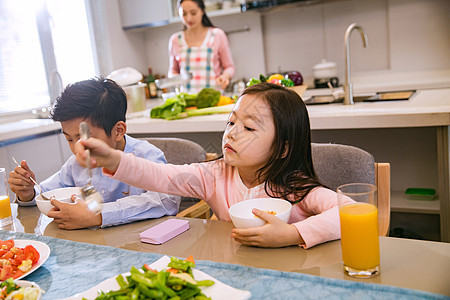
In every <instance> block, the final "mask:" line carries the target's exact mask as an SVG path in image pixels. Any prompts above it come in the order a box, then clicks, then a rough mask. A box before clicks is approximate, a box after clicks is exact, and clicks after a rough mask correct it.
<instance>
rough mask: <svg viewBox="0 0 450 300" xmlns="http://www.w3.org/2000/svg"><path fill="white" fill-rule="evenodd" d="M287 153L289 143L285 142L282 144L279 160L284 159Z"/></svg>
mask: <svg viewBox="0 0 450 300" xmlns="http://www.w3.org/2000/svg"><path fill="white" fill-rule="evenodd" d="M288 152H289V142H288V141H285V142H284V151H283V154H282V155H281V158H285V157H286V156H287V155H288Z"/></svg>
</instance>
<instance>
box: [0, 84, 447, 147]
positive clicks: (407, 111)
mask: <svg viewBox="0 0 450 300" xmlns="http://www.w3.org/2000/svg"><path fill="white" fill-rule="evenodd" d="M150 101H152V104H153V105H152V106H154V104H156V103H159V102H157V100H150ZM307 108H308V112H309V116H310V120H311V129H312V130H317V129H352V128H353V129H356V128H400V127H428V126H448V125H450V88H446V89H428V90H418V91H417V92H416V93H415V94H414V95H413V96H412V97H411V99H410V100H407V101H379V102H373V103H369V102H360V103H356V104H354V105H343V104H323V105H309V106H307ZM149 115H150V109H147V111H145V112H141V113H137V114H134V115H132V116H131V118H129V119H128V120H127V125H128V130H127V131H128V133H129V134H152V133H175V132H177V133H183V132H222V131H223V130H224V128H225V125H226V121H227V117H228V115H227V114H218V115H209V116H198V117H190V118H186V119H181V120H173V121H166V120H163V119H150V118H149ZM60 128H61V127H60V125H59V123H55V122H53V121H52V120H48V119H27V120H21V121H17V122H12V123H7V124H0V142H1V141H6V140H9V139H14V138H20V137H24V136H28V135H33V134H39V133H44V132H50V131H54V130H58V129H60Z"/></svg>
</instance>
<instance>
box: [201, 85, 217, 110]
mask: <svg viewBox="0 0 450 300" xmlns="http://www.w3.org/2000/svg"><path fill="white" fill-rule="evenodd" d="M219 100H220V91H217V90H215V89H213V88H204V89H202V90H201V91H200V92H199V93H198V94H197V101H196V102H197V105H195V106H197V108H205V107H211V106H215V105H216V104H217V103H218V102H219Z"/></svg>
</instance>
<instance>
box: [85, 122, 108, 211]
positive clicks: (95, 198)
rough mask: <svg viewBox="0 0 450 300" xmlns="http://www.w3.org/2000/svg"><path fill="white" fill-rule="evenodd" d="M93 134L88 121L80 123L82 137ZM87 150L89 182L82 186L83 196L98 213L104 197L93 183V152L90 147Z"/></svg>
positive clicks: (90, 207)
mask: <svg viewBox="0 0 450 300" xmlns="http://www.w3.org/2000/svg"><path fill="white" fill-rule="evenodd" d="M90 135H91V130H90V128H89V125H88V124H87V123H86V122H81V123H80V137H81V138H82V139H88V138H89V136H90ZM86 151H87V158H86V167H87V169H88V173H89V183H88V184H87V185H85V186H83V187H82V188H81V197H82V198H83V199H84V202H85V203H86V205H87V207H88V209H89V210H90V211H92V212H94V213H96V214H98V213H100V212H101V210H102V203H103V197H102V195H101V194H100V193H99V192H98V191H97V190H96V189H95V188H94V186H93V185H92V184H91V181H92V172H91V154H90V151H89V149H88V150H86Z"/></svg>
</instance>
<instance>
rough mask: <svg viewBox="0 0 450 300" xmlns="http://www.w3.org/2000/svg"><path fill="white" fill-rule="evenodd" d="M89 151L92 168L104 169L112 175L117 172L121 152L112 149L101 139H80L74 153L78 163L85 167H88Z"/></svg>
mask: <svg viewBox="0 0 450 300" xmlns="http://www.w3.org/2000/svg"><path fill="white" fill-rule="evenodd" d="M87 149H89V151H90V155H91V166H92V168H97V167H103V168H105V169H106V170H107V171H108V172H110V173H111V174H114V173H115V172H116V171H117V168H118V167H119V163H120V151H119V150H116V149H113V148H111V147H110V146H109V145H108V144H106V143H105V142H104V141H102V140H99V139H95V138H89V139H80V140H79V141H78V142H77V143H76V144H75V148H74V153H75V155H76V158H77V161H78V163H80V165H82V166H84V167H86V159H87V151H86V150H87Z"/></svg>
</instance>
